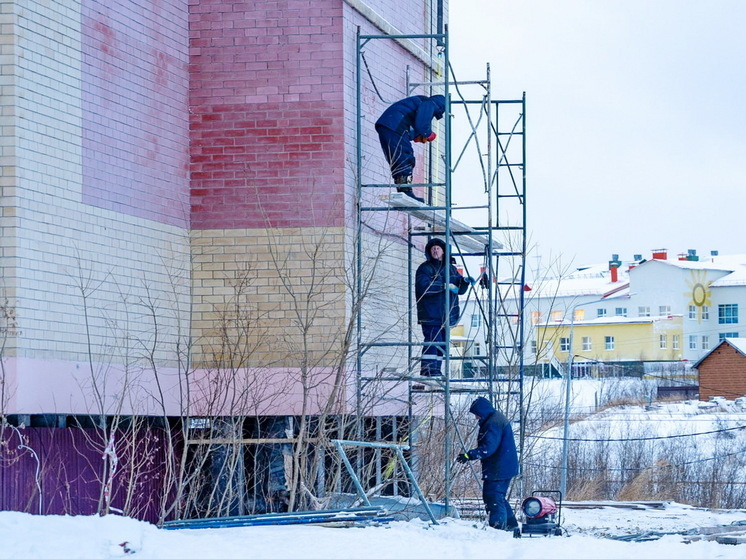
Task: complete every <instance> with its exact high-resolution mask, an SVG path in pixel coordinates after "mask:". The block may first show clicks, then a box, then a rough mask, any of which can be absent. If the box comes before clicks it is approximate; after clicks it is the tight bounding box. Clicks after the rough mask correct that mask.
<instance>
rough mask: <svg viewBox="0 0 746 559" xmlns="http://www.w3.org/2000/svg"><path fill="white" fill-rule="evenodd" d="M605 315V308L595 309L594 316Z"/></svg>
mask: <svg viewBox="0 0 746 559" xmlns="http://www.w3.org/2000/svg"><path fill="white" fill-rule="evenodd" d="M603 316H606V309H596V317H598V318H601V317H603Z"/></svg>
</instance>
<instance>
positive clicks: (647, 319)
mask: <svg viewBox="0 0 746 559" xmlns="http://www.w3.org/2000/svg"><path fill="white" fill-rule="evenodd" d="M677 317H681V315H680V314H677V315H667V316H644V317H639V316H634V317H632V316H600V317H597V318H590V319H588V320H575V321H572V322H571V321H569V320H557V321H554V322H545V323H542V324H539V325H538V326H542V327H545V328H554V327H559V326H570V324H573V325H574V326H597V325H601V324H650V323H653V322H660V321H662V320H671V319H673V318H677ZM744 340H746V338H744Z"/></svg>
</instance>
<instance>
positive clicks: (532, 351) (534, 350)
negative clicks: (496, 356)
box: [477, 340, 536, 355]
mask: <svg viewBox="0 0 746 559" xmlns="http://www.w3.org/2000/svg"><path fill="white" fill-rule="evenodd" d="M477 351H479V348H477ZM531 353H533V354H534V355H536V340H531ZM477 355H479V353H477Z"/></svg>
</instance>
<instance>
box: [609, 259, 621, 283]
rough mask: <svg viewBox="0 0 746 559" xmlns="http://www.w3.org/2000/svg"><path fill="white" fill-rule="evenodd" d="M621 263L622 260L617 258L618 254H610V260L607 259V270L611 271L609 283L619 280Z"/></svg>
mask: <svg viewBox="0 0 746 559" xmlns="http://www.w3.org/2000/svg"><path fill="white" fill-rule="evenodd" d="M621 265H622V261H621V260H619V255H618V254H612V255H611V260H609V272H610V273H611V283H616V282H618V281H619V266H621Z"/></svg>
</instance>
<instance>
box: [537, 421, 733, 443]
mask: <svg viewBox="0 0 746 559" xmlns="http://www.w3.org/2000/svg"><path fill="white" fill-rule="evenodd" d="M740 429H746V425H741V426H739V427H728V428H727V429H717V430H715V431H702V432H701V433H685V434H681V435H666V436H665V437H663V436H661V437H640V438H635V439H575V438H568V439H565V438H564V437H548V436H545V435H531V434H526V436H527V437H532V438H534V439H545V440H553V441H564V440H568V441H570V442H584V443H611V442H634V441H658V440H663V439H680V438H683V437H699V436H700V435H712V434H715V433H725V432H727V431H738V430H740Z"/></svg>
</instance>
